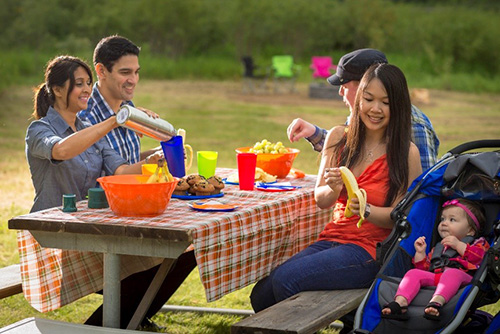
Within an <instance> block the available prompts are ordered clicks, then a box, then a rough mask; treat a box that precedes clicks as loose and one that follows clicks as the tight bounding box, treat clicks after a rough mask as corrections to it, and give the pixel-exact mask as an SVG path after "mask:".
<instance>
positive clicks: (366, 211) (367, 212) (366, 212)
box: [363, 203, 371, 219]
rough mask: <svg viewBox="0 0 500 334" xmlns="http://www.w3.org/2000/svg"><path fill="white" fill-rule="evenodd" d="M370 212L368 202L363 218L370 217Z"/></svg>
mask: <svg viewBox="0 0 500 334" xmlns="http://www.w3.org/2000/svg"><path fill="white" fill-rule="evenodd" d="M370 213H371V207H370V204H368V203H366V207H365V214H364V215H363V218H364V219H366V218H368V216H370Z"/></svg>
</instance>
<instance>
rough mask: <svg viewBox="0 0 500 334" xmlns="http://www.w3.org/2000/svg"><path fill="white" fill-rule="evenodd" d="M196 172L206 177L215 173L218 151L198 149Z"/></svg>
mask: <svg viewBox="0 0 500 334" xmlns="http://www.w3.org/2000/svg"><path fill="white" fill-rule="evenodd" d="M196 154H197V157H198V174H200V175H201V176H204V177H205V178H206V179H208V178H209V177H211V176H214V175H215V168H216V167H217V156H218V152H215V151H198V152H196Z"/></svg>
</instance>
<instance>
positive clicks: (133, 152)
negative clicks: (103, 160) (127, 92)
mask: <svg viewBox="0 0 500 334" xmlns="http://www.w3.org/2000/svg"><path fill="white" fill-rule="evenodd" d="M123 104H128V105H131V106H134V104H133V103H132V101H125V102H123V103H122V105H123ZM78 115H79V116H80V117H82V118H83V119H87V120H88V121H89V122H90V123H92V124H97V123H100V122H102V121H104V120H106V119H108V118H110V117H111V116H113V115H115V112H114V111H113V110H111V108H110V107H109V105H108V103H107V102H106V101H105V100H104V98H103V97H102V95H101V92H99V89H98V87H97V82H96V83H95V84H94V87H93V89H92V95H91V96H90V98H89V101H88V105H87V109H86V110H82V111H80V113H79V114H78ZM106 140H107V141H108V143H109V145H110V146H111V147H112V148H114V149H115V151H116V152H118V153H120V155H121V156H122V157H123V158H124V159H125V160H127V161H128V162H129V163H130V164H134V163H136V162H139V161H140V155H141V142H140V138H139V136H138V135H137V133H135V132H134V131H132V130H130V129H127V128H124V127H121V126H119V127H117V128H115V129H113V130H111V131H110V132H108V134H107V135H106Z"/></svg>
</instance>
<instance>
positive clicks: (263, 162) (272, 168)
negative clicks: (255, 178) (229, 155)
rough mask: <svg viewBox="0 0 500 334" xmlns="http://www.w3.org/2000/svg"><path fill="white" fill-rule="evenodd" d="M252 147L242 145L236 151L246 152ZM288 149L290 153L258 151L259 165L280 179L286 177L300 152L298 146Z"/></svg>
mask: <svg viewBox="0 0 500 334" xmlns="http://www.w3.org/2000/svg"><path fill="white" fill-rule="evenodd" d="M250 149H251V147H240V148H237V149H236V153H246V152H248V151H249V150H250ZM287 150H288V153H275V154H273V153H257V167H259V168H262V169H263V170H264V171H265V172H266V173H268V174H271V175H276V177H278V178H279V179H281V178H284V177H286V176H287V175H288V173H289V172H290V169H291V168H292V164H293V160H295V157H296V156H297V155H298V154H299V153H300V150H298V149H296V148H287Z"/></svg>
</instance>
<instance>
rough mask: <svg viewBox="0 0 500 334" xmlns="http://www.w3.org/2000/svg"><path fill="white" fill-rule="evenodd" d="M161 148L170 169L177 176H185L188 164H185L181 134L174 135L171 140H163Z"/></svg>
mask: <svg viewBox="0 0 500 334" xmlns="http://www.w3.org/2000/svg"><path fill="white" fill-rule="evenodd" d="M161 148H162V150H163V154H164V155H165V159H166V160H167V164H168V169H169V170H170V173H171V174H172V175H173V176H175V177H184V176H185V175H186V166H185V165H184V145H183V142H182V137H181V136H175V137H172V139H170V140H169V141H162V142H161Z"/></svg>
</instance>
